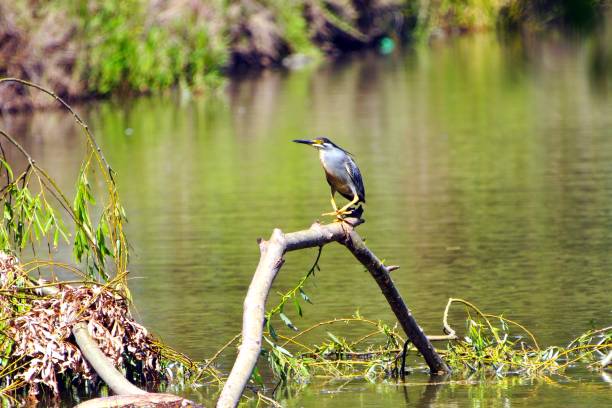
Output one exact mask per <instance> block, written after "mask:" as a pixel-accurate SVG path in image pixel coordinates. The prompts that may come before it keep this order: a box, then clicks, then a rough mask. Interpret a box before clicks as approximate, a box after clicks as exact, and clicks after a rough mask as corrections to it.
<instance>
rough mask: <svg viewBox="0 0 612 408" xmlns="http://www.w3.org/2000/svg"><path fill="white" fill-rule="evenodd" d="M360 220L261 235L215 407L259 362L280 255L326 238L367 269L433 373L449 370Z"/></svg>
mask: <svg viewBox="0 0 612 408" xmlns="http://www.w3.org/2000/svg"><path fill="white" fill-rule="evenodd" d="M362 222H363V221H362V220H359V219H355V218H349V219H345V220H344V222H336V223H332V224H327V225H321V224H319V223H318V222H317V223H314V224H313V225H312V226H311V227H310V228H309V229H307V230H302V231H297V232H291V233H287V234H283V232H282V231H281V230H280V229H275V230H274V231H273V233H272V236H271V237H270V239H269V240H268V241H263V240H259V248H260V252H261V257H260V260H259V264H258V266H257V269H256V270H255V275H254V276H253V280H252V281H251V285H250V286H249V290H248V292H247V295H246V297H245V300H244V314H243V321H242V345H241V346H240V351H239V352H238V356H237V357H236V361H235V362H234V366H233V368H232V371H231V373H230V375H229V377H228V379H227V382H226V383H225V386H224V388H223V390H222V392H221V395H220V397H219V400H218V401H217V407H235V406H236V405H238V402H239V401H240V397H241V395H242V392H243V390H244V388H245V387H246V384H247V382H248V380H249V378H250V376H251V373H252V372H253V369H254V368H255V365H256V364H257V359H258V358H259V354H260V352H261V346H262V337H263V328H264V320H265V304H266V300H267V298H268V294H269V292H270V287H271V286H272V282H273V281H274V278H275V277H276V275H277V273H278V271H279V270H280V268H281V267H282V266H283V263H284V262H285V261H284V259H283V256H284V254H285V253H286V252H289V251H295V250H299V249H304V248H314V247H321V246H323V245H325V244H328V243H330V242H338V243H340V244H342V245H344V246H345V247H346V248H347V249H348V250H349V251H350V252H351V253H352V254H353V255H354V256H355V258H356V259H357V260H358V261H359V262H361V263H362V264H363V265H364V266H365V267H366V268H367V270H368V271H369V272H370V274H371V275H372V277H373V278H374V279H375V280H376V282H377V283H378V286H379V287H380V289H381V291H382V292H383V294H384V295H385V298H386V299H387V301H388V302H389V305H390V306H391V309H392V310H393V312H394V313H395V315H396V317H397V319H398V320H399V322H400V324H401V325H402V328H403V329H404V331H405V332H406V335H407V336H408V338H409V339H410V341H411V342H412V343H413V344H414V345H415V346H416V348H417V349H418V350H419V352H420V353H421V354H422V355H423V356H424V358H425V361H426V362H427V364H428V366H429V368H430V370H431V373H432V374H443V373H448V372H450V369H449V368H448V366H447V365H446V364H445V363H444V361H443V360H442V359H441V358H440V356H439V355H438V353H437V352H436V351H435V349H434V347H433V346H432V345H431V342H430V341H429V340H428V339H427V337H426V336H425V333H423V330H422V329H421V328H420V327H419V325H418V324H417V322H416V320H415V319H414V317H413V316H412V313H411V312H410V310H409V309H408V307H407V306H406V304H405V303H404V301H403V299H402V297H401V296H400V294H399V291H398V290H397V288H396V287H395V285H394V284H393V281H392V280H391V277H390V275H389V272H390V269H392V268H393V269H396V267H388V266H385V265H384V264H383V263H382V262H381V261H380V260H379V259H378V258H377V257H376V255H374V253H373V252H372V251H370V249H369V248H368V247H367V246H366V245H365V243H364V242H363V240H362V239H361V237H360V236H359V234H358V233H357V232H356V231H355V227H357V226H358V225H359V224H361V223H362Z"/></svg>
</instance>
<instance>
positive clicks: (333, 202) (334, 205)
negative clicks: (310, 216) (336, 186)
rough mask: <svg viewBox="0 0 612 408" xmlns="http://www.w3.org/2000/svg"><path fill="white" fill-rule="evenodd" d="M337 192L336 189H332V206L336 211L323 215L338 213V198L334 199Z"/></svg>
mask: <svg viewBox="0 0 612 408" xmlns="http://www.w3.org/2000/svg"><path fill="white" fill-rule="evenodd" d="M335 193H336V192H335V191H334V190H332V192H331V200H330V201H331V205H332V207H333V209H334V212H330V213H323V214H321V215H336V214H337V213H338V206H337V205H336V200H335V199H334V194H335Z"/></svg>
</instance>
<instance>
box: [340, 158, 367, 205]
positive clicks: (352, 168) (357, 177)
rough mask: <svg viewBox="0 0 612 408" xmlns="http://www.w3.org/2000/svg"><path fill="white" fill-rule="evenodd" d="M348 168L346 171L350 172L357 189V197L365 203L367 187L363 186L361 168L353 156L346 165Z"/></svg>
mask: <svg viewBox="0 0 612 408" xmlns="http://www.w3.org/2000/svg"><path fill="white" fill-rule="evenodd" d="M344 165H345V167H346V171H347V172H348V174H349V176H350V177H351V180H352V181H353V184H354V185H355V188H356V189H357V195H358V196H359V200H360V201H361V202H363V203H365V186H364V185H363V179H362V178H361V172H360V171H359V167H357V163H355V160H353V158H352V157H351V156H348V159H347V160H346V162H345V163H344Z"/></svg>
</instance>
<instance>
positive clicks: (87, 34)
mask: <svg viewBox="0 0 612 408" xmlns="http://www.w3.org/2000/svg"><path fill="white" fill-rule="evenodd" d="M605 8H606V2H605V0H538V1H526V0H459V1H454V0H453V1H450V0H431V1H426V0H376V1H367V2H365V1H357V0H353V1H349V0H346V1H343V0H326V1H319V0H291V1H279V0H265V1H254V0H236V1H229V2H224V1H208V2H192V1H184V0H168V1H155V2H154V1H150V0H127V1H122V0H95V1H85V0H74V1H69V2H60V1H38V0H28V1H22V2H13V3H10V4H9V3H3V4H0V77H17V78H22V79H27V80H32V81H35V82H37V83H41V84H43V85H45V86H48V87H50V88H51V89H54V90H55V92H56V93H57V94H58V95H59V96H61V97H63V98H65V99H67V100H71V99H78V98H84V97H91V96H99V95H107V94H110V93H121V92H136V93H141V92H151V91H160V90H164V89H167V88H169V87H171V86H174V85H177V84H178V85H180V86H182V87H184V88H185V89H191V90H196V91H200V90H202V89H204V88H205V87H206V86H208V85H210V84H216V83H218V82H219V80H220V78H221V77H222V74H223V73H228V72H232V71H236V70H240V69H244V68H245V67H247V68H251V67H258V68H261V67H268V66H275V65H283V64H284V65H286V66H290V67H292V66H299V65H302V64H303V63H304V62H305V61H307V60H310V59H313V58H319V57H320V56H323V55H338V54H342V53H345V52H348V51H352V50H357V49H363V48H373V47H374V48H379V49H380V50H381V51H382V52H390V51H391V50H392V49H393V48H394V46H395V44H398V43H404V42H407V41H411V40H415V39H416V40H426V39H428V38H430V37H432V36H436V37H439V36H444V35H448V34H453V33H462V32H470V31H475V30H490V29H494V28H495V27H501V28H502V29H504V30H523V29H528V30H532V31H533V30H535V31H537V30H542V29H543V28H547V27H551V26H557V27H558V26H565V27H582V28H584V27H591V26H594V25H595V24H596V22H597V21H598V20H600V19H602V16H603V13H604V9H605ZM47 104H48V103H47V102H45V101H44V100H39V99H32V98H30V97H29V96H28V93H27V91H23V89H21V88H18V87H16V86H14V85H9V86H6V85H5V86H3V87H2V89H0V109H1V110H2V111H7V110H8V111H15V110H24V109H30V108H34V107H36V106H41V105H47Z"/></svg>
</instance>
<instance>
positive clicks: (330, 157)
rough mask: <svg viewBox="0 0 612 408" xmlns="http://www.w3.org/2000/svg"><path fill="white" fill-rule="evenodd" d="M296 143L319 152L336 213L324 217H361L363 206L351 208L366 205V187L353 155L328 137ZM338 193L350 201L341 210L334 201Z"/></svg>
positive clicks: (297, 141)
mask: <svg viewBox="0 0 612 408" xmlns="http://www.w3.org/2000/svg"><path fill="white" fill-rule="evenodd" d="M294 142H296V143H303V144H307V145H310V146H312V147H314V148H316V149H318V150H319V160H321V164H322V165H323V170H324V171H325V178H327V182H328V183H329V186H330V187H331V204H332V207H333V208H334V212H331V213H324V214H323V215H335V216H336V217H337V218H338V219H342V218H343V216H344V215H348V214H350V215H352V216H354V217H360V216H361V213H362V212H363V210H362V208H361V206H359V207H358V208H351V206H353V205H355V204H358V203H360V202H361V203H364V204H365V187H364V185H363V180H362V178H361V172H360V171H359V167H357V163H355V160H353V157H352V155H351V154H350V153H349V152H347V151H346V150H344V149H343V148H341V147H340V146H338V145H336V144H334V142H332V141H331V140H329V139H328V138H326V137H321V138H318V139H313V140H299V139H298V140H294ZM336 191H337V192H338V193H340V194H341V195H342V196H343V197H344V198H346V199H347V200H349V201H350V202H349V203H348V204H347V205H345V206H344V207H342V208H340V209H338V205H337V204H336V200H335V199H334V195H335V194H336Z"/></svg>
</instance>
